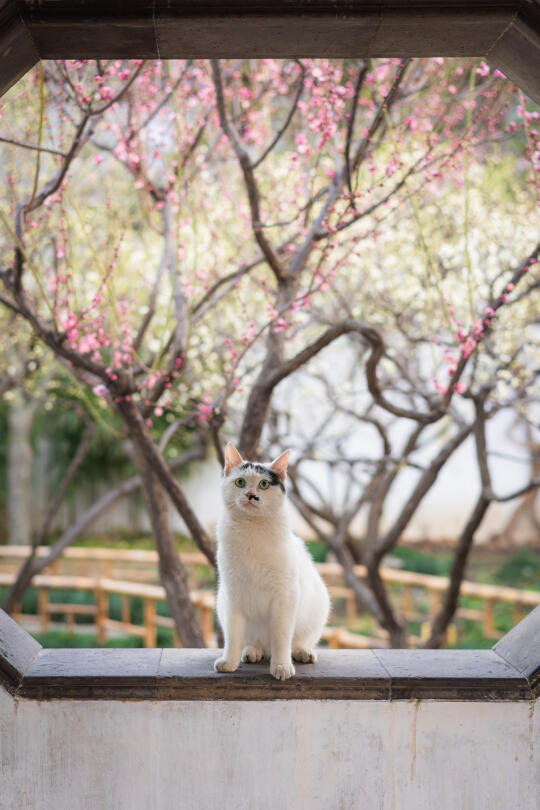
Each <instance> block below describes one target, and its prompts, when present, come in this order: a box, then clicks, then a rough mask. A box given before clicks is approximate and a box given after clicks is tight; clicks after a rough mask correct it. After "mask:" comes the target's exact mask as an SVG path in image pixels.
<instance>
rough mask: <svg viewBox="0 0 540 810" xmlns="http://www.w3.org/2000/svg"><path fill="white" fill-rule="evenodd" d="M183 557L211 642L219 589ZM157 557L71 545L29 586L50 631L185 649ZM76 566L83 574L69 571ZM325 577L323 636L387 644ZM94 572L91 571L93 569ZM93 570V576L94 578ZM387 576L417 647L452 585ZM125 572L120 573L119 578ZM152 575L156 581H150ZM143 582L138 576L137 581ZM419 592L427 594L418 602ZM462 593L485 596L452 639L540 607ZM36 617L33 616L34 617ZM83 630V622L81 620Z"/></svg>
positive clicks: (336, 578) (195, 559)
mask: <svg viewBox="0 0 540 810" xmlns="http://www.w3.org/2000/svg"><path fill="white" fill-rule="evenodd" d="M28 551H29V549H28V548H27V547H25V546H0V587H2V586H8V585H10V584H11V583H12V582H13V581H14V579H15V575H16V570H17V569H18V567H19V565H20V563H21V561H22V559H24V558H25V557H26V556H27V554H28ZM47 553H48V548H47V547H40V548H39V549H38V550H37V555H38V556H40V557H42V556H44V555H46V554H47ZM180 556H181V558H182V561H183V562H184V564H185V565H186V567H187V568H188V571H189V573H190V579H191V583H192V585H193V587H192V590H191V601H192V603H193V605H194V606H195V608H196V611H197V613H198V616H199V621H200V624H201V629H202V633H203V637H204V640H205V643H206V644H207V646H215V645H216V640H215V634H214V629H213V612H214V602H215V600H214V594H213V592H211V591H208V590H202V589H201V588H200V587H198V586H197V585H196V575H195V569H196V568H197V567H199V566H203V567H207V566H208V563H207V561H206V558H205V557H204V556H203V555H202V554H200V553H198V552H190V553H182V554H181V555H180ZM157 564H158V556H157V553H156V552H155V551H142V550H127V549H126V550H124V549H101V548H69V549H67V550H66V551H65V553H64V556H63V558H62V559H61V560H57V561H56V562H55V563H53V564H52V565H51V566H49V568H48V569H47V570H48V571H49V572H50V573H47V574H40V575H38V576H35V577H34V579H33V583H32V587H34V588H36V589H37V591H38V616H39V624H40V628H41V629H42V630H43V631H46V630H48V629H49V627H50V621H51V615H64V616H65V617H66V625H67V630H68V632H74V630H75V625H76V617H77V616H91V617H92V618H93V621H94V623H95V625H96V630H97V640H98V642H99V643H104V642H105V641H106V640H107V637H108V635H109V633H110V632H113V633H116V634H123V635H131V636H137V637H140V638H142V639H143V643H144V645H145V646H146V647H154V646H155V645H156V637H157V628H159V627H164V628H168V629H170V630H172V632H173V641H174V644H175V645H176V646H180V645H179V642H178V639H177V637H176V634H175V633H174V622H173V619H172V618H170V617H169V616H163V615H160V614H159V613H158V611H157V604H158V603H159V602H166V595H165V590H164V589H163V587H162V586H161V585H159V584H157V583H156V581H155V580H157V578H158V574H157ZM73 568H75V569H76V570H77V572H78V574H76V575H74V574H69V573H67V572H68V571H69V570H70V569H73ZM317 568H318V569H319V571H320V573H321V575H322V577H323V578H324V580H325V582H326V583H327V585H328V588H329V590H330V593H331V594H332V598H333V602H334V604H335V603H336V602H337V603H341V602H343V603H344V607H345V611H344V619H345V621H346V623H347V625H348V627H343V626H341V627H332V626H329V627H327V628H326V629H325V632H324V636H323V638H324V639H325V640H326V641H327V643H328V645H329V646H330V647H332V648H334V649H340V648H356V649H364V648H372V647H385V646H387V636H386V634H385V633H384V631H376V635H362V634H359V633H358V632H351V629H350V628H351V627H353V626H354V624H355V623H356V620H357V611H356V604H355V599H354V593H353V591H352V590H351V589H350V588H346V587H344V586H343V584H342V583H343V574H342V570H341V566H340V565H339V564H338V563H318V564H317ZM92 569H93V570H92ZM89 572H92V574H93V575H90V574H89ZM355 573H356V575H357V576H358V577H359V578H361V579H364V578H365V577H366V575H367V570H366V568H365V567H364V566H361V565H357V566H355ZM381 576H382V578H383V580H384V581H385V582H386V583H388V584H390V585H392V586H397V587H399V593H398V594H396V595H395V596H396V597H397V599H398V600H399V607H400V609H401V612H402V614H403V615H404V616H405V617H406V618H407V619H408V620H410V621H417V622H419V623H420V625H421V634H420V636H418V637H414V636H413V638H412V643H413V644H414V643H416V644H419V643H421V641H422V640H423V639H424V638H425V637H426V635H427V633H428V632H429V619H431V618H432V617H433V616H434V615H435V613H436V612H437V610H438V609H439V607H440V604H441V599H442V594H443V593H444V591H445V590H446V588H447V587H448V578H447V577H439V576H431V575H427V574H418V573H415V572H413V571H402V570H400V569H395V568H390V567H388V566H383V567H382V568H381ZM120 577H122V578H120ZM152 579H154V582H151V581H150V582H149V581H148V580H152ZM137 580H138V581H137ZM52 590H75V591H86V592H89V593H93V594H94V604H76V603H58V602H54V601H51V599H50V592H51V591H52ZM109 594H116V595H118V596H120V599H121V619H120V620H118V619H113V618H111V617H110V615H109V613H110V610H109ZM419 595H420V596H421V597H422V598H421V599H419ZM461 595H462V596H470V597H475V598H477V599H479V600H480V601H481V604H482V606H481V607H479V608H475V609H473V608H470V607H463V606H460V607H459V608H458V610H457V612H456V617H455V622H454V623H453V624H452V625H451V626H450V628H449V632H448V636H447V642H448V643H449V644H455V643H456V642H457V639H458V634H459V629H460V623H461V622H463V621H464V620H469V621H474V622H479V623H481V624H482V628H483V634H484V636H486V637H487V638H493V639H496V638H499V637H500V636H501V635H502V634H501V633H500V632H498V631H497V629H496V628H495V623H494V607H495V605H496V603H501V602H502V603H507V604H511V605H512V610H513V619H514V624H517V622H518V621H519V620H520V619H521V618H523V616H524V615H525V614H526V613H527V612H528V611H529V610H531V609H532V608H533V607H535V606H536V605H538V604H540V591H524V590H520V589H517V588H508V587H499V586H495V585H484V584H480V583H475V582H469V581H465V582H463V583H462V587H461ZM134 598H138V599H140V600H141V601H142V603H143V620H142V624H134V623H133V622H132V621H131V619H130V617H131V605H130V601H131V599H134ZM426 598H427V604H428V610H427V612H426V611H424V610H421V609H420V607H419V606H418V603H419V601H423V602H426ZM14 618H16V619H19V620H23V621H24V620H26V619H29V618H30V616H27V615H24V614H23V613H22V612H21V609H20V606H19V607H18V608H17V610H16V611H15V613H14ZM35 618H36V617H35V615H33V619H34V620H35ZM79 627H81V625H79Z"/></svg>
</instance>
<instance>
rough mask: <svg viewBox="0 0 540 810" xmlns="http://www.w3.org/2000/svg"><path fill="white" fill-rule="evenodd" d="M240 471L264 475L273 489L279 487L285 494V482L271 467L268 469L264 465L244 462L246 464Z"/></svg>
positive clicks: (242, 465) (241, 466)
mask: <svg viewBox="0 0 540 810" xmlns="http://www.w3.org/2000/svg"><path fill="white" fill-rule="evenodd" d="M240 469H241V470H243V471H244V472H247V471H248V470H253V472H255V473H257V475H264V477H265V478H267V479H268V483H269V484H270V486H271V487H279V488H280V490H281V491H282V492H285V487H284V486H283V481H282V480H281V478H280V477H279V475H278V474H277V472H276V471H275V470H272V469H271V468H270V467H266V466H265V465H264V464H258V463H257V462H254V461H244V463H243V464H241V465H240Z"/></svg>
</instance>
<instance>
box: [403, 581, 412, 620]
mask: <svg viewBox="0 0 540 810" xmlns="http://www.w3.org/2000/svg"><path fill="white" fill-rule="evenodd" d="M401 612H402V613H403V615H404V616H405V618H406V619H408V618H409V616H410V615H411V614H412V594H411V589H410V587H409V586H408V585H404V586H403V591H402V593H401Z"/></svg>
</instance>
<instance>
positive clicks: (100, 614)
mask: <svg viewBox="0 0 540 810" xmlns="http://www.w3.org/2000/svg"><path fill="white" fill-rule="evenodd" d="M108 614H109V598H108V596H107V594H106V593H105V591H104V590H103V588H102V587H101V585H98V586H97V587H96V627H97V642H98V644H105V642H106V641H107V624H106V622H107V618H108Z"/></svg>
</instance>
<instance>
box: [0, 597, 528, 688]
mask: <svg viewBox="0 0 540 810" xmlns="http://www.w3.org/2000/svg"><path fill="white" fill-rule="evenodd" d="M218 655H219V652H218V651H217V650H186V649H180V650H179V649H164V650H159V649H142V650H137V649H112V648H108V649H87V650H81V649H68V650H59V649H47V650H44V649H42V648H41V646H40V645H39V644H38V642H37V641H35V640H34V639H33V638H32V637H31V636H30V635H29V634H28V633H27V632H26V631H25V630H24V629H23V628H22V627H20V626H19V625H17V624H16V622H14V621H13V620H12V619H10V618H9V616H7V614H5V613H4V612H3V611H0V675H1V676H2V682H3V683H4V685H5V686H6V688H7V689H8V690H9V691H10V692H11V693H12V694H13V695H14V696H15V697H17V698H26V699H37V700H51V699H65V698H71V699H77V700H81V699H90V700H98V699H99V700H144V699H149V700H249V701H251V700H265V701H268V700H411V699H418V700H420V699H421V700H445V701H447V700H460V701H487V702H490V701H504V700H511V701H515V700H530V699H531V698H534V697H537V696H538V695H539V694H540V663H539V662H540V607H539V608H536V610H534V611H533V612H532V613H530V614H529V616H527V617H526V618H525V619H524V620H523V621H522V622H520V624H519V625H517V627H515V628H514V629H513V630H512V631H511V632H510V633H508V635H507V636H505V637H504V638H503V639H501V641H500V642H498V644H497V645H496V646H495V648H494V650H376V651H375V650H328V649H322V650H320V651H319V660H318V661H317V662H316V663H315V664H297V665H296V676H295V677H294V678H291V679H290V680H288V681H284V682H279V681H276V680H274V679H273V678H272V677H271V676H270V674H269V672H268V662H265V663H261V664H242V665H241V666H240V667H239V669H238V670H237V671H236V672H234V673H230V674H222V673H217V672H215V671H214V668H213V664H214V661H215V659H216V658H217V656H218Z"/></svg>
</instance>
